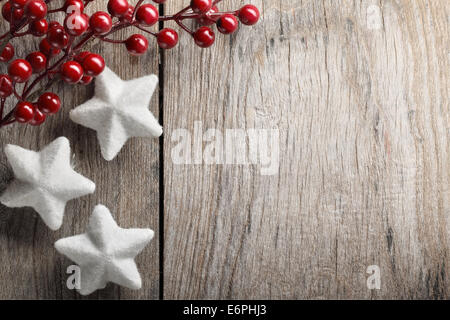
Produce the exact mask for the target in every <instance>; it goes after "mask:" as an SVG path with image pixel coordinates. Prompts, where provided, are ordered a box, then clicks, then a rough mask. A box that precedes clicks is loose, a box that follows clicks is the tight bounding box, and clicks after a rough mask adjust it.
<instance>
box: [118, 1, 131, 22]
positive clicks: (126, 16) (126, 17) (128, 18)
mask: <svg viewBox="0 0 450 320" xmlns="http://www.w3.org/2000/svg"><path fill="white" fill-rule="evenodd" d="M133 12H134V7H133V6H132V5H128V9H127V11H126V12H125V14H124V15H123V16H121V17H120V20H121V21H129V22H131V20H133Z"/></svg>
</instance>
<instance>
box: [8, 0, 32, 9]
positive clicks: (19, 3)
mask: <svg viewBox="0 0 450 320" xmlns="http://www.w3.org/2000/svg"><path fill="white" fill-rule="evenodd" d="M27 2H28V0H11V3H12V5H13V7H14V8H18V9H22V8H23V7H24V6H25V4H26V3H27Z"/></svg>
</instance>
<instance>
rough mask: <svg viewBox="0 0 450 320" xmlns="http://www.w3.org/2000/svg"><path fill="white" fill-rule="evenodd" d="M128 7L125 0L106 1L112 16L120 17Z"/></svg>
mask: <svg viewBox="0 0 450 320" xmlns="http://www.w3.org/2000/svg"><path fill="white" fill-rule="evenodd" d="M128 7H129V5H128V1H127V0H109V2H108V12H109V13H110V14H111V15H112V16H113V17H122V16H123V15H124V14H126V13H127V11H128Z"/></svg>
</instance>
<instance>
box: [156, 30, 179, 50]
mask: <svg viewBox="0 0 450 320" xmlns="http://www.w3.org/2000/svg"><path fill="white" fill-rule="evenodd" d="M157 41H158V45H159V46H160V47H161V48H163V49H172V48H173V47H175V46H176V45H177V43H178V33H177V32H176V31H175V30H173V29H170V28H166V29H162V30H161V31H160V32H159V33H158V36H157Z"/></svg>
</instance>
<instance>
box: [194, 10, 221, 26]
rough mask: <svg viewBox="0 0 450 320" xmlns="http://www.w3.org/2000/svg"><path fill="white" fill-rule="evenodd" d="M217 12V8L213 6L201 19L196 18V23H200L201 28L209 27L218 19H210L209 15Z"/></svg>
mask: <svg viewBox="0 0 450 320" xmlns="http://www.w3.org/2000/svg"><path fill="white" fill-rule="evenodd" d="M217 12H219V8H217V7H216V6H213V7H212V8H211V10H209V11H208V12H207V13H205V14H204V15H203V16H202V17H200V18H198V23H200V24H201V25H202V26H210V25H212V24H213V23H214V22H216V21H217V19H218V18H219V17H211V14H214V13H217Z"/></svg>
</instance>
